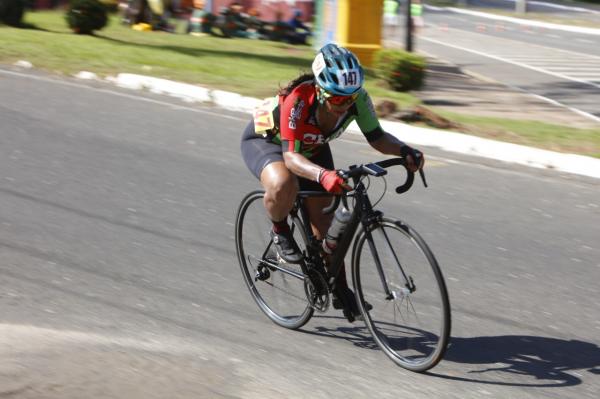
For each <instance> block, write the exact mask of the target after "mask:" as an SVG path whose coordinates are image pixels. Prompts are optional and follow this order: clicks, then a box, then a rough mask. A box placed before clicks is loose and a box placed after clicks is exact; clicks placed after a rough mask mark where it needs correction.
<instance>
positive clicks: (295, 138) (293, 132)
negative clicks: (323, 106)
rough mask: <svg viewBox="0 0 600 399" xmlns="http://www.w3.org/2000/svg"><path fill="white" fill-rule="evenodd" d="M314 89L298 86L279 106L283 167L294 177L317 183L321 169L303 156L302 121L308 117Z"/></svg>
mask: <svg viewBox="0 0 600 399" xmlns="http://www.w3.org/2000/svg"><path fill="white" fill-rule="evenodd" d="M313 92H314V89H312V87H309V86H299V87H297V88H296V89H295V90H294V91H293V92H292V94H290V95H289V96H287V97H286V99H285V100H284V101H283V104H282V105H281V110H280V112H281V114H280V115H281V116H280V125H279V126H280V130H281V147H282V152H283V160H284V162H285V166H286V167H287V168H288V169H289V170H290V171H291V172H292V173H293V174H295V175H296V176H300V177H304V178H306V179H309V180H313V181H319V180H318V179H319V172H320V171H321V170H322V169H323V168H322V167H320V166H319V165H316V164H315V163H313V162H311V161H310V160H309V159H308V158H307V157H306V156H304V155H303V149H304V143H303V137H304V120H306V118H307V117H308V112H309V111H308V108H309V102H310V94H311V93H313Z"/></svg>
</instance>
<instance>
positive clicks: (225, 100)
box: [78, 72, 600, 179]
mask: <svg viewBox="0 0 600 399" xmlns="http://www.w3.org/2000/svg"><path fill="white" fill-rule="evenodd" d="M78 77H79V78H84V79H90V78H93V74H92V75H90V73H89V72H81V73H80V74H79V75H78ZM110 81H111V82H112V83H114V84H116V85H117V86H119V87H124V88H128V89H136V90H144V89H145V90H149V91H151V92H153V93H158V94H167V95H170V96H173V97H177V98H180V99H183V100H184V101H187V102H199V103H212V104H214V105H217V106H220V107H223V108H226V109H229V110H234V111H241V112H248V113H249V112H251V111H252V110H253V109H254V107H256V106H257V105H258V104H259V103H260V101H261V100H260V99H257V98H250V97H243V96H241V95H239V94H237V93H231V92H225V91H221V90H209V89H206V88H203V87H199V86H195V85H190V84H184V83H178V82H172V81H168V80H165V79H158V78H153V77H149V76H143V75H134V74H126V73H122V74H119V75H117V76H116V77H114V78H111V79H110ZM467 82H469V85H470V84H471V83H470V79H467ZM469 87H470V86H469ZM470 90H472V88H471V89H470ZM381 124H382V127H383V129H384V130H385V131H387V132H389V133H391V134H393V135H395V136H396V137H398V138H399V139H400V140H402V141H405V142H407V143H411V144H414V145H422V146H432V147H438V148H441V149H443V150H445V151H451V152H457V153H462V154H468V155H475V156H480V157H486V158H491V159H496V160H500V161H505V162H510V163H516V164H521V165H526V166H531V167H536V168H546V169H554V170H558V171H561V172H567V173H574V174H579V175H583V176H588V177H594V178H598V179H600V159H596V158H591V157H584V156H580V155H574V154H564V153H557V152H552V151H546V150H540V149H536V148H531V147H526V146H522V145H517V144H511V143H504V142H498V141H494V140H489V139H483V138H479V137H475V136H469V135H467V134H461V133H455V132H450V131H442V130H435V129H428V128H422V127H416V126H411V125H408V124H405V123H401V122H394V121H386V120H382V121H381ZM348 130H349V131H350V132H354V133H358V132H359V129H358V126H357V125H356V123H353V124H351V125H350V127H349V129H348Z"/></svg>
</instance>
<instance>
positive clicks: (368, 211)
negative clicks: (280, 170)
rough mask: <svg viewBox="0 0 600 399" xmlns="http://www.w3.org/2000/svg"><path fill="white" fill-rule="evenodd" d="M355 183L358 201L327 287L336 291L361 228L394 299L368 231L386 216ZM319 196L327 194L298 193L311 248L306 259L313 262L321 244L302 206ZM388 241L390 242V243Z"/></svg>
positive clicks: (331, 267) (336, 253)
mask: <svg viewBox="0 0 600 399" xmlns="http://www.w3.org/2000/svg"><path fill="white" fill-rule="evenodd" d="M354 183H355V187H354V190H353V191H354V193H352V194H351V196H352V197H353V198H354V200H355V205H354V209H353V210H352V215H351V218H350V221H349V222H348V224H347V226H346V229H345V231H344V234H343V235H342V237H340V238H339V239H338V245H337V247H336V249H335V251H334V252H333V254H332V256H331V261H330V264H329V268H328V269H329V270H327V284H328V286H329V289H330V290H333V289H334V288H335V282H336V280H337V278H338V276H339V273H340V271H341V269H342V266H343V265H344V258H345V257H346V254H347V253H348V250H349V249H350V246H351V245H352V242H353V240H354V235H355V234H356V231H357V230H358V228H359V225H361V224H362V226H363V229H364V231H365V234H366V236H367V241H368V243H369V247H370V249H371V252H372V253H373V256H374V257H375V264H376V266H377V270H378V272H379V276H380V278H381V282H382V284H383V287H384V290H385V293H386V294H387V295H388V296H389V295H391V292H390V290H389V288H388V286H387V283H386V279H385V274H384V272H383V268H382V267H381V261H380V260H379V256H378V253H377V250H376V248H375V243H374V242H373V238H372V237H371V231H370V228H369V227H370V226H371V225H372V224H374V223H377V221H378V220H380V218H381V216H382V215H383V214H382V213H381V212H380V211H376V210H373V206H372V204H371V201H370V199H369V196H368V193H367V189H366V188H365V186H364V184H363V183H362V181H360V179H359V178H354ZM316 195H319V196H323V195H327V194H324V193H322V192H311V191H300V192H299V193H298V199H299V201H298V204H297V212H299V214H300V220H301V221H302V224H303V226H304V229H305V233H306V235H307V237H308V243H309V248H307V252H308V253H307V255H308V258H309V261H313V258H314V257H315V256H318V252H317V253H314V252H313V251H315V250H316V251H320V245H319V240H317V238H316V237H315V235H314V233H313V231H312V228H311V225H310V218H309V216H308V212H307V211H306V208H305V207H304V206H303V201H304V199H305V198H308V197H311V196H316ZM343 202H344V203H345V199H344V200H343ZM333 211H335V209H333ZM386 239H387V236H386ZM387 240H388V242H389V239H387ZM301 267H302V268H303V271H304V272H306V270H304V267H307V266H306V265H304V266H301Z"/></svg>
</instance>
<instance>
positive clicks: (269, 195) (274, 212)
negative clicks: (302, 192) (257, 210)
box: [260, 160, 298, 222]
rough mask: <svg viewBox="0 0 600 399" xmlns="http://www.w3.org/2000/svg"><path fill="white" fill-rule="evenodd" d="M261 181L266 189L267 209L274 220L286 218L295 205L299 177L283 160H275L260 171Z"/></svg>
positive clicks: (265, 200) (265, 201) (265, 202)
mask: <svg viewBox="0 0 600 399" xmlns="http://www.w3.org/2000/svg"><path fill="white" fill-rule="evenodd" d="M260 183H261V184H262V186H263V187H264V189H265V199H264V204H265V209H266V210H267V214H268V215H269V218H270V219H271V220H272V221H274V222H277V221H281V220H285V218H286V217H287V215H288V214H289V213H290V211H291V210H292V207H293V206H294V201H295V199H296V194H298V179H297V178H296V176H295V175H293V174H292V173H291V172H290V171H289V169H288V168H287V167H286V166H285V163H284V162H283V160H281V161H273V162H271V163H269V164H268V165H267V166H265V167H264V168H263V170H262V172H261V173H260Z"/></svg>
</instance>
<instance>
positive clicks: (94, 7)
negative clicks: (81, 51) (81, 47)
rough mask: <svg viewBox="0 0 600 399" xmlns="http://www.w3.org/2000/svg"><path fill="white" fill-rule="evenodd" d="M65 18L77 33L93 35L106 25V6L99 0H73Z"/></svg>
mask: <svg viewBox="0 0 600 399" xmlns="http://www.w3.org/2000/svg"><path fill="white" fill-rule="evenodd" d="M65 19H66V20H67V23H68V24H69V28H71V29H72V30H73V32H75V33H79V34H83V35H91V34H92V33H93V32H94V31H95V30H100V29H102V28H104V27H105V26H106V23H107V22H108V17H107V13H106V7H105V6H104V5H103V4H102V3H100V2H99V1H98V0H71V4H69V8H68V10H67V14H66V15H65Z"/></svg>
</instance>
